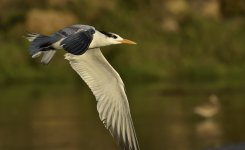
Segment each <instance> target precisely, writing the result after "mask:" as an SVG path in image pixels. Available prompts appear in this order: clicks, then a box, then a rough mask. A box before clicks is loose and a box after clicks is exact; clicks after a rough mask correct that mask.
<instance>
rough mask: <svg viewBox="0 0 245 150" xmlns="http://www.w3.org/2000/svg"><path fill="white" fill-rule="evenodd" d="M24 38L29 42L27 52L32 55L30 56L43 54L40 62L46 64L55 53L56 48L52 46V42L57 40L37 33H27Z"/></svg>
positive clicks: (34, 56)
mask: <svg viewBox="0 0 245 150" xmlns="http://www.w3.org/2000/svg"><path fill="white" fill-rule="evenodd" d="M25 38H26V39H27V40H28V41H30V42H31V45H30V47H29V54H30V55H31V56H32V58H37V57H39V56H40V55H42V54H43V57H42V59H41V63H42V64H48V63H49V62H50V61H51V59H52V58H53V56H54V54H55V53H56V50H55V49H54V48H53V46H52V44H53V43H55V42H56V41H57V40H56V39H54V38H52V37H50V36H45V35H41V34H37V33H30V34H27V35H26V36H25Z"/></svg>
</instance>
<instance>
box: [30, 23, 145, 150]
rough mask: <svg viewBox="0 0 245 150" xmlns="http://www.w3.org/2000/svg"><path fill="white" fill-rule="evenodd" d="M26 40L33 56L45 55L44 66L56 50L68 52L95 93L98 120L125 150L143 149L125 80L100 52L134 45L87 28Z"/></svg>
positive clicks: (67, 54) (118, 37)
mask: <svg viewBox="0 0 245 150" xmlns="http://www.w3.org/2000/svg"><path fill="white" fill-rule="evenodd" d="M27 39H28V40H29V41H30V42H31V45H30V47H29V52H30V55H31V56H32V57H33V58H36V57H38V56H41V55H43V56H42V59H41V63H43V64H48V63H49V62H50V61H51V59H52V57H53V56H54V55H55V53H56V51H57V50H62V49H63V50H65V51H67V52H68V53H66V54H65V59H67V60H68V61H69V63H70V65H71V67H72V68H73V69H74V70H75V71H76V72H77V73H78V75H79V76H80V77H81V78H82V79H83V80H84V81H85V83H86V84H87V85H88V86H89V88H90V89H91V90H92V92H93V94H94V95H95V98H96V101H97V110H98V112H99V117H100V119H101V121H102V122H103V123H104V125H105V127H106V128H107V129H108V130H109V131H110V133H111V134H112V136H113V137H114V138H115V140H116V142H117V143H118V145H119V146H120V147H121V149H122V150H139V149H140V148H139V144H138V141H137V137H136V133H135V130H134V126H133V122H132V118H131V115H130V109H129V104H128V99H127V96H126V94H125V90H124V84H123V81H122V79H121V78H120V76H119V74H118V73H117V72H116V70H115V69H114V68H113V67H112V66H111V65H110V64H109V63H108V61H107V60H106V59H105V57H104V56H103V54H102V53H101V51H100V47H103V46H108V45H112V44H123V43H124V44H136V43H135V42H133V41H130V40H126V39H123V38H121V37H120V36H119V35H117V34H114V33H111V32H104V31H97V30H96V29H95V28H94V27H92V26H87V25H73V26H70V27H67V28H64V29H62V30H60V31H58V32H56V33H54V34H52V35H50V36H44V35H40V34H28V35H27Z"/></svg>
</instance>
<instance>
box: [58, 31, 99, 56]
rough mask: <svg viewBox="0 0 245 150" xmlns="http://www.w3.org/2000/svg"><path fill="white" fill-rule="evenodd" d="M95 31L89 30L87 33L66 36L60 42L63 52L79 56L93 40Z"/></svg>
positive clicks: (80, 32)
mask: <svg viewBox="0 0 245 150" xmlns="http://www.w3.org/2000/svg"><path fill="white" fill-rule="evenodd" d="M94 33H95V31H94V30H93V29H89V30H87V31H79V32H77V33H74V34H71V35H69V36H67V37H66V38H65V39H64V40H63V41H61V43H60V44H61V46H62V48H63V49H64V50H66V51H67V52H69V53H72V54H74V55H80V54H83V53H84V52H86V50H87V49H88V47H89V45H90V43H91V42H92V40H93V34H94Z"/></svg>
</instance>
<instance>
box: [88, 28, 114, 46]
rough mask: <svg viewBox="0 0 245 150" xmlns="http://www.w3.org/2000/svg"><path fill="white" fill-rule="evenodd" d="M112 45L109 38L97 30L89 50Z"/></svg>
mask: <svg viewBox="0 0 245 150" xmlns="http://www.w3.org/2000/svg"><path fill="white" fill-rule="evenodd" d="M111 44H112V43H111V42H110V41H109V40H108V38H107V37H106V36H105V35H104V34H102V33H100V32H99V31H97V30H96V31H95V33H94V36H93V40H92V42H91V43H90V45H89V49H91V48H99V47H103V46H108V45H111Z"/></svg>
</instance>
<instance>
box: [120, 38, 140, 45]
mask: <svg viewBox="0 0 245 150" xmlns="http://www.w3.org/2000/svg"><path fill="white" fill-rule="evenodd" d="M119 42H121V43H122V44H137V43H135V42H134V41H130V40H127V39H123V40H119Z"/></svg>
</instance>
